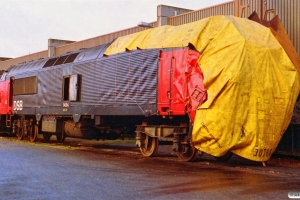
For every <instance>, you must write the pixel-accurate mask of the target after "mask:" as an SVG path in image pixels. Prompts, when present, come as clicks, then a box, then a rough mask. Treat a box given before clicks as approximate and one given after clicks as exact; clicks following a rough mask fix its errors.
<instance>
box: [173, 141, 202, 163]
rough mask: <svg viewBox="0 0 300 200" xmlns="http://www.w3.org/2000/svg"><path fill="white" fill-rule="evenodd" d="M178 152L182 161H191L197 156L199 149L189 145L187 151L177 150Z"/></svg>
mask: <svg viewBox="0 0 300 200" xmlns="http://www.w3.org/2000/svg"><path fill="white" fill-rule="evenodd" d="M176 154H177V156H178V158H179V159H180V160H181V161H184V162H191V161H193V160H195V158H196V157H197V155H198V149H196V148H195V147H193V146H191V145H188V146H186V152H176Z"/></svg>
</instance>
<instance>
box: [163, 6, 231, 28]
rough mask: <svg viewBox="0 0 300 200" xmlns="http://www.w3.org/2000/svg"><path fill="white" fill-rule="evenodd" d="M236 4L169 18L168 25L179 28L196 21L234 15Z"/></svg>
mask: <svg viewBox="0 0 300 200" xmlns="http://www.w3.org/2000/svg"><path fill="white" fill-rule="evenodd" d="M233 14H234V2H228V3H224V4H220V5H217V6H214V7H209V8H204V9H201V10H196V11H193V12H188V13H184V14H181V15H178V16H174V17H169V18H168V24H169V25H172V26H178V25H182V24H186V23H190V22H194V21H198V20H201V19H204V18H207V17H210V16H213V15H233Z"/></svg>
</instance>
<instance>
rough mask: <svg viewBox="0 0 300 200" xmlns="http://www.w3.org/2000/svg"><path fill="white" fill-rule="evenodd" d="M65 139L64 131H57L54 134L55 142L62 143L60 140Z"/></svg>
mask: <svg viewBox="0 0 300 200" xmlns="http://www.w3.org/2000/svg"><path fill="white" fill-rule="evenodd" d="M65 139H66V136H65V133H64V131H62V132H61V133H57V134H56V140H57V142H59V143H62V142H64V141H65Z"/></svg>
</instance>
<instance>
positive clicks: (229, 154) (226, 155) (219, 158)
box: [215, 151, 233, 161]
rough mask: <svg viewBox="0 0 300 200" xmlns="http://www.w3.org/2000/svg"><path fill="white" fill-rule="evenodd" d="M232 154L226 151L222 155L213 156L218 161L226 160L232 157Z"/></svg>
mask: <svg viewBox="0 0 300 200" xmlns="http://www.w3.org/2000/svg"><path fill="white" fill-rule="evenodd" d="M232 155H233V154H232V153H231V152H229V151H227V153H226V154H225V155H224V156H220V157H216V156H215V159H216V160H218V161H228V160H229V159H230V158H231V157H232Z"/></svg>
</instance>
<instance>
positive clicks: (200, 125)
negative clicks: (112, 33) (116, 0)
mask: <svg viewBox="0 0 300 200" xmlns="http://www.w3.org/2000/svg"><path fill="white" fill-rule="evenodd" d="M3 80H6V81H3V82H1V84H4V85H7V88H9V91H11V92H12V93H7V94H9V95H8V96H7V102H11V99H12V98H13V100H14V106H12V105H11V106H10V107H9V106H8V108H7V109H8V110H6V111H5V112H4V114H6V120H5V123H6V125H10V124H11V126H12V130H13V132H14V133H16V134H17V135H18V136H19V137H20V138H22V137H23V136H24V135H26V134H29V135H30V137H31V139H32V140H35V138H36V134H37V132H38V131H41V132H42V133H43V136H44V139H46V140H48V139H49V137H50V135H51V134H56V135H57V139H58V140H59V141H63V139H64V138H65V137H66V136H69V137H79V138H88V139H115V138H118V137H120V136H121V135H122V134H127V133H133V132H136V140H137V145H138V146H139V147H140V149H141V152H142V153H143V154H144V155H146V156H152V155H154V154H155V153H156V151H157V148H158V138H161V137H167V138H171V140H172V141H173V149H174V150H175V151H176V152H177V155H178V157H179V158H180V159H182V160H186V161H189V160H193V159H194V157H195V156H196V155H197V151H198V150H201V151H204V152H206V153H209V154H211V155H214V156H217V157H219V156H223V155H225V154H226V153H227V152H232V153H235V154H237V155H240V156H242V157H244V158H247V159H251V160H255V161H265V160H268V159H269V157H270V156H271V154H272V153H273V152H274V151H275V149H276V146H277V144H278V142H279V141H280V138H281V136H282V134H283V133H284V131H285V129H286V128H287V126H288V124H289V122H290V119H291V116H292V112H293V107H294V104H295V101H296V98H297V95H298V93H299V77H298V74H297V71H296V69H295V67H294V65H293V63H292V62H291V61H290V59H289V58H288V56H287V55H286V53H285V51H284V49H283V48H282V47H281V45H280V44H279V43H278V41H277V40H276V38H275V37H274V36H273V35H272V33H271V31H270V30H269V29H268V28H266V27H264V26H262V25H260V24H258V23H256V22H252V21H250V20H247V19H241V18H236V17H233V16H214V17H210V18H206V19H204V20H201V21H197V22H193V23H190V24H185V25H181V26H176V27H173V26H163V27H158V28H153V29H149V30H145V31H143V32H139V33H135V34H132V35H128V36H124V37H120V38H117V39H116V40H115V41H114V42H112V43H111V44H106V45H102V46H98V47H94V48H91V49H83V50H80V51H77V52H72V53H69V54H66V55H62V56H60V57H54V58H47V59H42V60H37V61H32V62H29V63H24V64H19V65H17V66H15V67H12V68H11V69H10V70H9V71H8V74H7V76H6V77H5V79H3ZM8 113H11V114H12V119H10V117H9V116H10V115H8Z"/></svg>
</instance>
